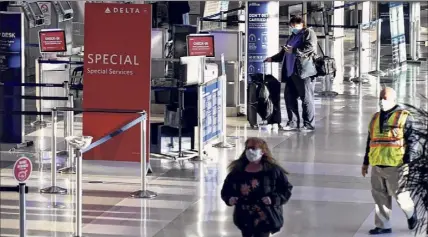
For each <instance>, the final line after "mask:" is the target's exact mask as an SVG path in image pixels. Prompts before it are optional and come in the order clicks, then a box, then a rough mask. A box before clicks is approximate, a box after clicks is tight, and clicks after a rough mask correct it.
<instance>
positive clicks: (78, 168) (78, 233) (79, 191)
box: [75, 150, 83, 237]
mask: <svg viewBox="0 0 428 237" xmlns="http://www.w3.org/2000/svg"><path fill="white" fill-rule="evenodd" d="M76 154H77V158H76V159H77V160H76V171H77V177H76V206H75V211H76V226H75V228H76V233H75V236H76V237H81V236H82V196H83V191H82V188H83V187H82V151H81V150H76Z"/></svg>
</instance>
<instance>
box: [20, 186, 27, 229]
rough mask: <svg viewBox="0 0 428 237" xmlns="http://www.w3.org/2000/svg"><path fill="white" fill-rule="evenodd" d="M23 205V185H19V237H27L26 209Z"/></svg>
mask: <svg viewBox="0 0 428 237" xmlns="http://www.w3.org/2000/svg"><path fill="white" fill-rule="evenodd" d="M25 203H26V202H25V183H19V237H26V236H27V226H26V222H27V213H26V209H27V207H26V205H25Z"/></svg>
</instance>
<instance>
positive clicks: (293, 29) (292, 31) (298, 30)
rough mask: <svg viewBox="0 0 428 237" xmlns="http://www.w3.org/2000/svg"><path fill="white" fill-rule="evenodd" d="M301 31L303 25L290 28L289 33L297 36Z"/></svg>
mask: <svg viewBox="0 0 428 237" xmlns="http://www.w3.org/2000/svg"><path fill="white" fill-rule="evenodd" d="M302 29H303V25H294V26H292V27H291V33H293V34H298V33H299V32H300V31H301V30H302Z"/></svg>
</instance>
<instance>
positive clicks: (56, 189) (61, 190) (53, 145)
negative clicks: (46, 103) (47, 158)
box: [40, 108, 67, 194]
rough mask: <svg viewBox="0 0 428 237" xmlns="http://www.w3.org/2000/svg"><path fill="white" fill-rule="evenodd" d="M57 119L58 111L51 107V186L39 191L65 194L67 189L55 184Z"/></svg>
mask: <svg viewBox="0 0 428 237" xmlns="http://www.w3.org/2000/svg"><path fill="white" fill-rule="evenodd" d="M57 120H58V111H57V109H56V108H54V109H52V138H51V150H52V151H51V156H52V159H51V187H48V188H44V189H41V190H40V192H41V193H50V194H66V193H67V189H65V188H61V187H58V186H57V184H56V172H57V170H56V125H57Z"/></svg>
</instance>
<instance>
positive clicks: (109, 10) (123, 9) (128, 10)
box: [104, 7, 147, 14]
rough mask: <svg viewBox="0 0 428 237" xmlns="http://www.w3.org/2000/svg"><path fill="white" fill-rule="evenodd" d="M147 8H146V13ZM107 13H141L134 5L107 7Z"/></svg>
mask: <svg viewBox="0 0 428 237" xmlns="http://www.w3.org/2000/svg"><path fill="white" fill-rule="evenodd" d="M146 12H147V10H144V13H146ZM104 13H106V14H140V9H138V8H133V7H112V8H110V7H107V8H106V10H105V11H104Z"/></svg>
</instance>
